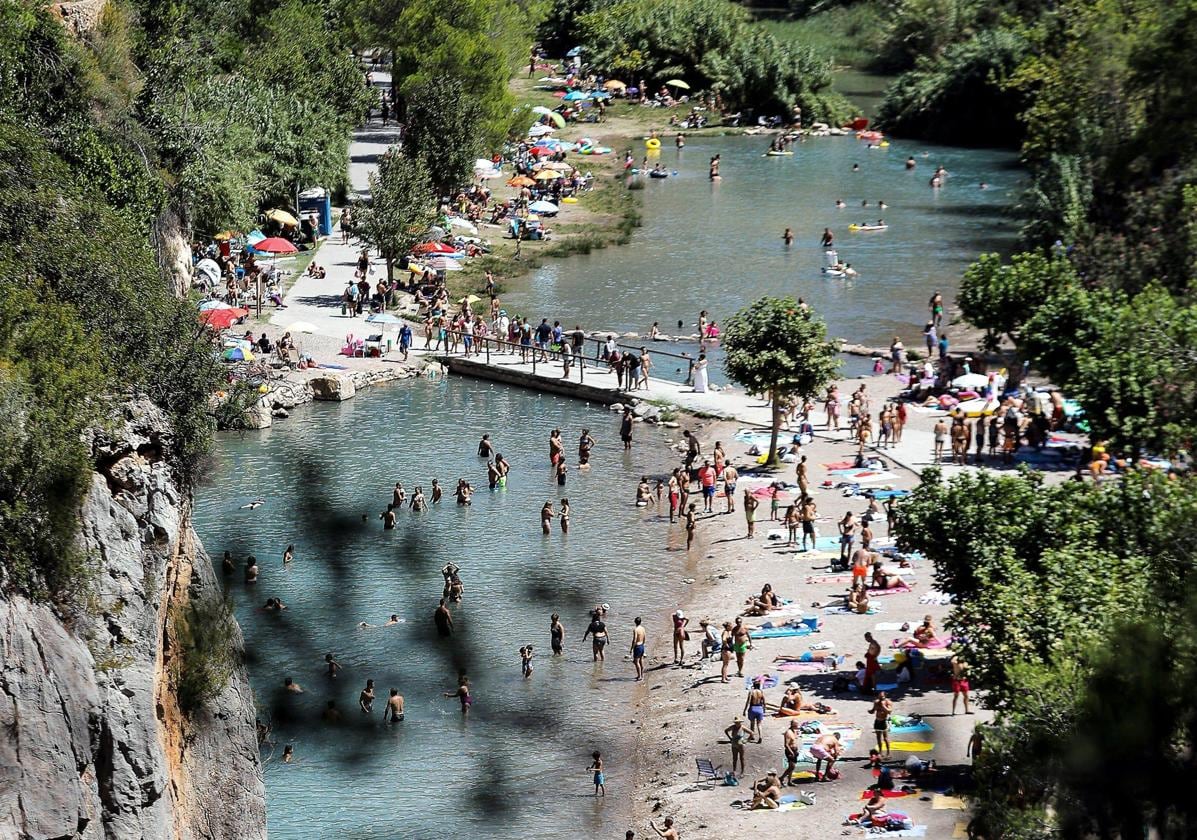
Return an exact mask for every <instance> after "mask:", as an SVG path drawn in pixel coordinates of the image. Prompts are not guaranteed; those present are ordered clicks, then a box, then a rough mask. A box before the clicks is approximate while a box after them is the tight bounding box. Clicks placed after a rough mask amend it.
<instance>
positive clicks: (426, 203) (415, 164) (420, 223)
mask: <svg viewBox="0 0 1197 840" xmlns="http://www.w3.org/2000/svg"><path fill="white" fill-rule="evenodd" d="M433 199H434V194H433V191H432V184H431V182H430V180H429V178H428V170H427V168H426V167H425V165H424V159H423V158H422V157H420V156H419V155H408V154H402V155H401V154H391V155H386V156H384V157H383V158H382V159H381V160H379V162H378V172H377V173H374V174H371V175H370V202H369V204H366V205H363V206H360V207H357V208H356V209H355V210H354V214H355V215H354V229H355V230H356V231H357V234H358V236H359V237H360V238H361V239H362V241H363V242H368V243H369V244H370V245H373V246H374V247H375V248H377V249H378V252H379V253H380V254H381V255H382V258H383V259H384V260H385V261H386V264H387V279H388V280H389V279H391V276H392V273H393V270H394V265H395V260H396V259H398V258H399V257H401V256H403V255H404V254H407V253H410V251H411V248H412V246H413V245H415V244H416V243H418V242H419V241H420V240H421V239H422V238H423V237H424V236H425V234H426V233H427V231H428V225H429V224H430V223H431V222H432V219H433V207H434V205H435V202H434V200H433Z"/></svg>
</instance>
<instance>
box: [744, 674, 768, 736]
mask: <svg viewBox="0 0 1197 840" xmlns="http://www.w3.org/2000/svg"><path fill="white" fill-rule="evenodd" d="M744 714H746V715H748V726H749V732H750V733H752V734H755V735H756V742H757V743H758V744H759V743H761V722H762V721H764V719H765V692H764V691H763V690H761V681H760V680H753V681H752V688H751V689H750V690H749V692H748V697H746V698H745V699H744Z"/></svg>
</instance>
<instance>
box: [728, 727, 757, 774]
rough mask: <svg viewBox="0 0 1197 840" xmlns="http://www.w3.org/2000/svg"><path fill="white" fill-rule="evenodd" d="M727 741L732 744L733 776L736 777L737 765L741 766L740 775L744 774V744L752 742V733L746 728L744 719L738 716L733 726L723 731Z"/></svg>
mask: <svg viewBox="0 0 1197 840" xmlns="http://www.w3.org/2000/svg"><path fill="white" fill-rule="evenodd" d="M723 734H724V735H726V736H727V740H728V741H730V742H731V754H732V769H731V772H732V775H733V776H735V775H736V765H737V764H739V766H740V774H741V775H743V774H744V744H745V743H746V742H748V741H751V740H752V736H751V733H749V731H748V730H747V729H745V728H744V718H742V717H740V716H739V715H736V717H735V719H734V720H733V721H732V723H731V726H729V727H727V728H726V729H724V730H723Z"/></svg>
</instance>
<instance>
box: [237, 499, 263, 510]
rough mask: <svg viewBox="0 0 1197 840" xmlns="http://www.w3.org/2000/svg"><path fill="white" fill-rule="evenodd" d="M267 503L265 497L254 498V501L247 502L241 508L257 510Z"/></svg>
mask: <svg viewBox="0 0 1197 840" xmlns="http://www.w3.org/2000/svg"><path fill="white" fill-rule="evenodd" d="M264 504H266V500H265V499H254V500H253V501H252V502H246V503H245V504H243V505H242V506H241V510H257V509H258V508H260V507H261V506H262V505H264Z"/></svg>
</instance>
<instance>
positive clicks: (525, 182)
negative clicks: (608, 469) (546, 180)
mask: <svg viewBox="0 0 1197 840" xmlns="http://www.w3.org/2000/svg"><path fill="white" fill-rule="evenodd" d="M507 186H509V187H534V186H536V182H535V181H533V180H532V179H531V178H529V177H528V176H527V175H516V176H515V177H514V178H512V179H511V180H510V181H508V182H507Z"/></svg>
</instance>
